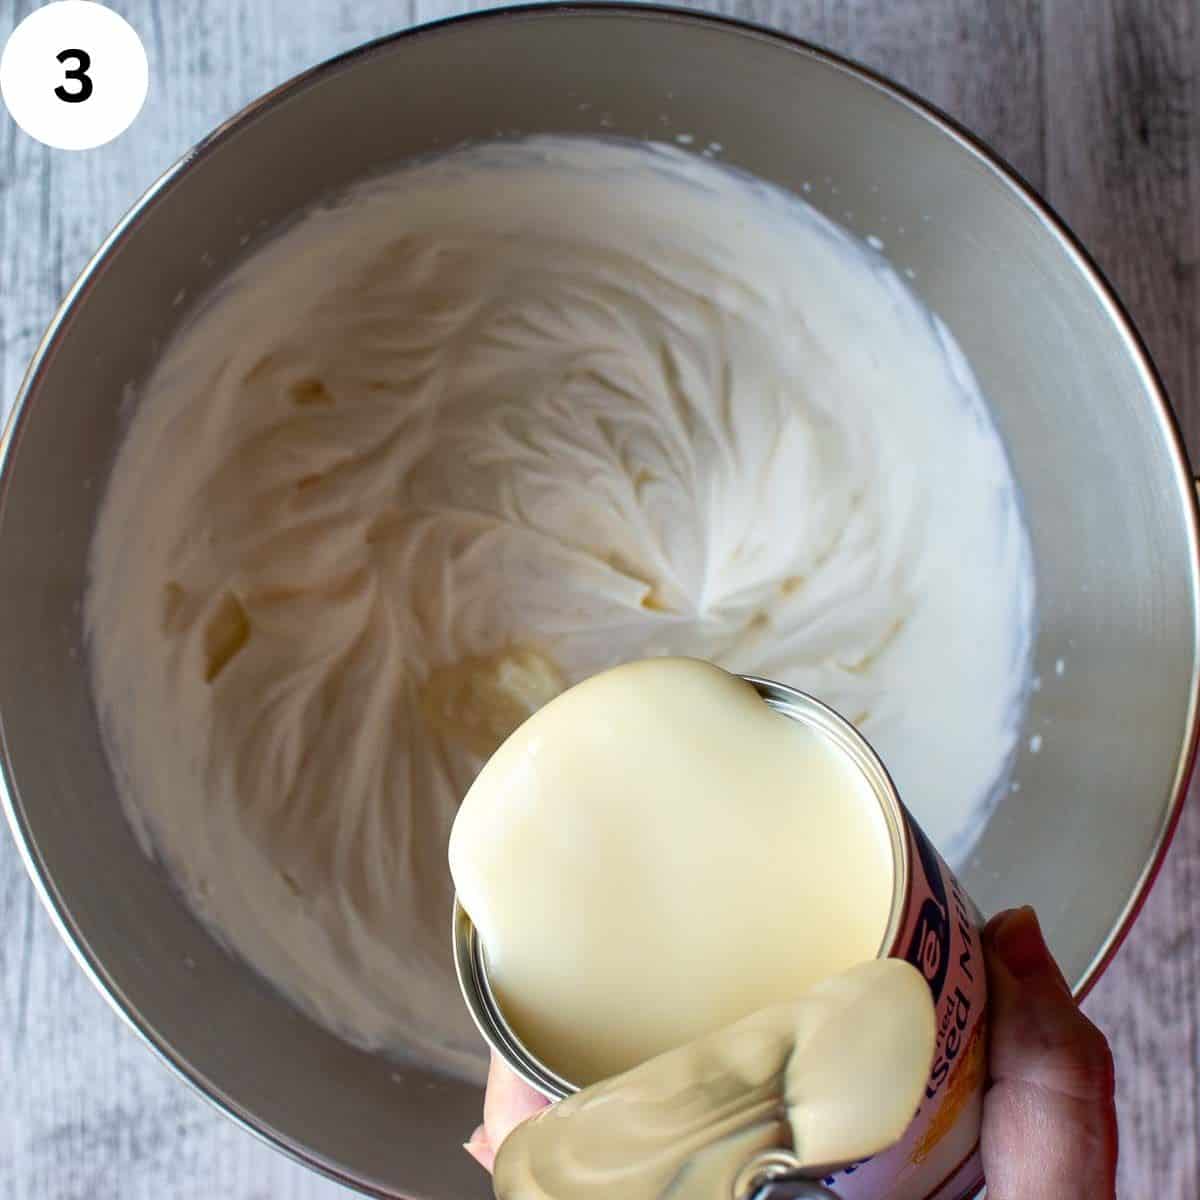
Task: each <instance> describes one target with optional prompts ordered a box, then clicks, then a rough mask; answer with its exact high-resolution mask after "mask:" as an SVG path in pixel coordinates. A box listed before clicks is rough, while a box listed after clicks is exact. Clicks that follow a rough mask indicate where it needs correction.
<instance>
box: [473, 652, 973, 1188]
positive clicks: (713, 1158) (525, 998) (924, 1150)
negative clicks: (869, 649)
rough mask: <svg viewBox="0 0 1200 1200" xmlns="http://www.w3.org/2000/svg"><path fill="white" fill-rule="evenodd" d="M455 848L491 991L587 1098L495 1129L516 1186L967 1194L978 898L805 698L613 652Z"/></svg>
mask: <svg viewBox="0 0 1200 1200" xmlns="http://www.w3.org/2000/svg"><path fill="white" fill-rule="evenodd" d="M450 866H451V872H452V874H453V877H454V881H455V886H456V889H457V894H458V905H457V906H456V914H455V929H454V939H455V953H456V964H457V967H458V971H459V979H460V982H461V984H462V987H463V992H464V995H465V997H466V999H467V1002H468V1007H469V1008H470V1009H471V1012H472V1016H473V1017H474V1018H475V1020H476V1023H477V1024H478V1025H479V1027H480V1029H481V1031H482V1032H483V1034H484V1036H485V1038H487V1040H488V1041H489V1042H490V1043H491V1044H492V1046H493V1049H495V1050H496V1051H497V1052H498V1053H499V1054H500V1055H501V1056H502V1057H503V1058H504V1059H505V1060H506V1061H507V1062H508V1063H509V1065H510V1066H511V1067H512V1068H513V1069H514V1070H516V1071H517V1072H518V1074H520V1075H522V1076H523V1077H524V1078H525V1079H526V1081H527V1082H529V1083H531V1084H532V1085H533V1086H534V1087H536V1088H538V1089H539V1090H540V1091H541V1092H542V1093H543V1094H545V1095H546V1096H548V1097H549V1098H551V1099H561V1098H562V1097H565V1096H572V1098H571V1099H570V1100H569V1101H567V1102H566V1103H565V1104H563V1105H559V1106H556V1107H552V1108H551V1109H548V1110H546V1112H545V1113H544V1114H542V1115H541V1116H539V1117H538V1118H535V1119H534V1120H533V1121H531V1122H528V1123H527V1124H526V1126H523V1127H521V1128H520V1129H518V1130H517V1132H516V1133H514V1134H513V1135H512V1136H511V1137H510V1138H509V1139H508V1141H507V1142H505V1143H504V1145H503V1146H502V1147H501V1151H500V1155H499V1158H498V1160H497V1167H496V1176H495V1179H496V1190H497V1195H498V1196H500V1197H511V1198H513V1200H516V1198H518V1197H520V1198H522V1200H524V1198H529V1200H532V1198H534V1197H546V1198H547V1200H550V1198H552V1197H559V1196H561V1197H571V1196H578V1197H580V1198H581V1200H582V1198H583V1197H586V1196H590V1195H593V1194H594V1195H597V1196H600V1195H604V1194H616V1191H614V1190H613V1189H616V1190H617V1191H619V1192H620V1193H621V1194H622V1195H624V1196H626V1197H629V1198H630V1200H641V1198H643V1197H644V1198H645V1200H654V1198H655V1197H660V1196H661V1197H666V1196H669V1195H675V1194H679V1195H687V1196H689V1197H696V1198H697V1200H703V1198H704V1197H708V1196H712V1197H714V1200H715V1198H716V1197H718V1196H720V1197H721V1198H722V1200H725V1198H726V1197H731V1196H732V1197H734V1198H736V1200H742V1198H743V1197H745V1198H748V1197H749V1196H751V1195H759V1194H760V1189H761V1187H762V1186H763V1185H764V1183H765V1182H766V1181H768V1180H775V1181H777V1182H776V1183H774V1184H772V1186H775V1187H778V1186H779V1183H778V1181H780V1180H782V1181H784V1183H786V1181H787V1180H789V1179H791V1180H794V1181H796V1182H795V1183H794V1188H795V1190H792V1191H789V1192H786V1193H783V1192H775V1193H772V1194H773V1195H776V1194H777V1195H780V1196H782V1195H784V1194H786V1195H790V1196H796V1197H799V1196H809V1195H816V1194H820V1195H834V1196H837V1197H843V1198H845V1200H869V1198H881V1197H890V1198H893V1200H925V1198H926V1197H938V1198H939V1200H951V1198H954V1197H957V1196H958V1195H959V1194H961V1192H962V1191H963V1190H964V1187H965V1186H966V1185H968V1184H970V1183H971V1182H972V1181H973V1179H974V1177H975V1173H976V1172H975V1165H976V1164H975V1161H974V1156H975V1153H976V1151H977V1144H978V1133H979V1118H980V1096H981V1091H982V1083H983V1052H984V1046H983V1031H984V1021H983V1015H984V1004H985V985H984V978H983V967H982V958H981V951H980V945H979V937H978V925H979V918H978V914H977V913H976V912H975V910H974V907H973V906H972V904H971V902H970V901H969V899H968V898H967V897H966V896H965V894H964V893H963V892H962V890H961V888H960V887H959V885H958V884H957V881H956V880H954V878H953V876H952V875H951V873H950V872H949V870H948V868H946V866H945V864H944V863H943V862H942V861H941V859H940V858H939V857H938V855H937V854H936V852H935V851H934V850H933V849H932V847H931V846H930V845H929V843H928V842H927V840H926V839H925V838H924V835H923V834H922V833H921V831H920V830H919V828H918V827H917V826H916V825H915V823H914V822H913V821H912V819H911V817H909V815H908V814H907V812H906V810H905V809H904V808H903V806H902V805H901V803H900V801H899V798H898V797H897V796H896V793H895V789H894V788H893V786H892V784H891V781H890V779H889V778H888V776H887V773H886V771H885V770H884V768H883V766H882V764H881V763H880V762H879V760H878V759H877V758H876V757H875V755H874V753H873V752H872V751H871V749H870V747H869V746H867V744H866V743H865V742H864V741H863V740H862V739H861V737H860V736H859V735H858V734H857V733H856V732H855V731H854V730H853V728H852V727H851V726H849V725H848V724H847V723H846V722H845V721H843V720H842V719H841V718H840V717H838V716H837V715H836V714H834V713H833V712H832V711H831V710H829V709H827V708H825V707H824V706H823V705H820V704H819V703H817V702H816V701H814V700H812V699H811V698H810V697H807V696H805V695H803V694H802V693H799V692H795V691H793V690H792V689H789V688H785V687H782V686H781V685H778V684H774V683H770V682H768V681H765V680H757V679H743V678H741V677H738V676H734V675H730V674H728V673H727V672H725V671H723V670H721V669H720V668H717V667H715V666H713V665H711V664H708V663H705V662H701V661H698V660H693V659H672V658H659V659H650V660H646V661H642V662H636V663H630V664H626V665H624V666H621V667H617V668H614V669H612V670H609V671H606V672H603V673H601V674H599V675H596V676H593V677H592V678H590V679H588V680H585V681H584V682H583V683H581V684H578V685H577V686H575V687H574V688H571V689H569V690H568V691H567V692H565V693H563V694H562V695H561V696H559V697H557V698H556V699H555V700H553V701H551V702H550V703H549V704H547V705H546V706H545V707H544V708H542V709H541V710H539V711H538V712H537V713H535V714H534V715H533V716H532V717H531V718H529V719H528V720H527V721H526V722H525V723H524V724H523V725H522V726H521V727H520V728H519V729H517V731H516V732H515V733H514V734H513V735H512V736H511V737H510V738H509V739H508V740H507V741H506V742H505V743H504V744H503V745H502V746H501V747H500V749H499V750H498V751H497V752H496V754H495V755H493V757H492V758H491V759H490V760H489V761H488V763H487V764H486V765H485V766H484V768H483V770H482V772H481V773H480V775H479V776H478V778H477V779H476V781H475V783H474V785H473V786H472V787H471V789H470V791H469V792H468V794H467V796H466V798H465V799H464V801H463V804H462V807H461V809H460V811H459V814H458V817H457V818H456V821H455V825H454V829H453V831H452V834H451V838H450ZM874 960H881V961H874ZM889 960H892V961H889ZM895 960H899V961H895ZM914 980H915V981H916V983H917V984H919V985H920V986H918V987H916V988H914V986H913V983H914ZM867 1047H869V1048H870V1049H869V1050H868V1049H866V1048H867ZM602 1081H603V1082H602ZM581 1087H582V1088H584V1089H586V1090H584V1091H583V1092H582V1093H580V1094H579V1095H572V1094H573V1093H575V1092H576V1091H577V1089H579V1088H581ZM914 1112H915V1114H916V1115H915V1117H914V1116H913V1114H914ZM639 1130H640V1131H641V1132H638V1131H639ZM682 1179H686V1180H687V1181H688V1182H687V1184H686V1186H685V1187H684V1188H683V1191H677V1190H675V1191H673V1190H672V1189H677V1188H678V1186H679V1184H680V1180H682ZM802 1180H808V1181H810V1182H800V1181H802ZM812 1181H817V1182H812ZM814 1187H815V1188H816V1189H817V1191H812V1190H805V1189H806V1188H814ZM605 1189H608V1191H607V1192H606V1191H605ZM956 1189H957V1190H956Z"/></svg>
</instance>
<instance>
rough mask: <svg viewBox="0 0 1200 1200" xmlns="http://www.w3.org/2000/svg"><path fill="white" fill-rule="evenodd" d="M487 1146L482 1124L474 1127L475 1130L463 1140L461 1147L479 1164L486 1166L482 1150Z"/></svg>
mask: <svg viewBox="0 0 1200 1200" xmlns="http://www.w3.org/2000/svg"><path fill="white" fill-rule="evenodd" d="M486 1146H487V1134H486V1133H485V1132H484V1128H483V1126H482V1125H479V1126H477V1127H476V1129H475V1132H474V1133H472V1134H471V1136H470V1137H469V1138H468V1139H467V1140H466V1141H465V1142H463V1149H464V1150H465V1151H466V1152H467V1153H468V1154H469V1155H470V1156H471V1157H472V1158H473V1159H474V1160H475V1161H476V1162H477V1163H478V1164H479V1165H480V1166H481V1167H486V1166H487V1163H486V1162H485V1161H484V1158H483V1151H484V1149H485V1148H486Z"/></svg>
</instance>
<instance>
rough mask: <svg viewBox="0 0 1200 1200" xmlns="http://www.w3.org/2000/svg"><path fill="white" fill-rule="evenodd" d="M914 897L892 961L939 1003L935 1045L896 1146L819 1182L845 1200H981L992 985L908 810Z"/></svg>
mask: <svg viewBox="0 0 1200 1200" xmlns="http://www.w3.org/2000/svg"><path fill="white" fill-rule="evenodd" d="M901 811H902V813H903V816H904V825H905V834H906V836H907V839H908V849H909V862H910V864H911V868H910V870H909V893H908V897H907V899H906V903H905V910H904V921H903V923H902V925H901V929H900V934H899V936H898V938H897V939H896V942H895V944H894V945H893V946H892V948H891V951H890V955H889V956H890V957H892V958H903V959H905V960H907V961H908V962H910V963H912V965H913V966H914V967H916V968H917V970H918V971H920V972H921V974H922V975H923V976H924V977H925V980H926V982H927V983H928V984H929V990H930V992H931V993H932V994H933V1003H934V1009H935V1012H936V1017H937V1043H936V1048H935V1050H934V1056H933V1066H932V1068H931V1069H930V1073H929V1081H928V1083H927V1084H926V1086H925V1093H924V1095H923V1097H922V1099H921V1104H920V1107H919V1108H918V1109H917V1113H916V1115H915V1116H914V1118H913V1120H912V1123H911V1124H910V1125H909V1127H908V1129H907V1130H906V1131H905V1133H904V1136H903V1137H902V1138H901V1139H900V1141H899V1142H897V1143H896V1145H894V1146H892V1147H890V1148H889V1149H887V1150H884V1151H883V1152H881V1153H880V1154H876V1155H874V1156H873V1157H871V1158H868V1159H866V1160H864V1161H863V1162H860V1163H855V1164H854V1165H853V1166H850V1167H847V1168H845V1169H844V1170H841V1171H838V1172H837V1173H836V1174H833V1175H830V1176H828V1177H827V1178H826V1179H824V1180H823V1181H822V1182H823V1183H824V1185H825V1187H827V1188H829V1189H830V1190H831V1191H832V1192H833V1193H834V1194H835V1195H836V1196H839V1197H841V1198H842V1200H881V1198H883V1197H886V1198H887V1200H965V1197H968V1196H971V1195H974V1194H975V1191H976V1188H977V1187H978V1184H979V1181H980V1179H981V1178H982V1176H983V1172H982V1170H981V1168H980V1165H979V1129H980V1122H981V1119H982V1106H983V1089H984V1084H985V1082H986V1078H987V1044H986V1043H987V1037H986V1035H987V1021H986V1015H985V1010H986V1007H987V978H986V974H985V972H984V963H983V945H982V942H981V940H980V935H979V927H980V925H981V921H980V917H979V912H978V910H977V909H976V908H975V905H974V903H972V901H971V899H970V897H969V896H968V895H967V894H966V892H964V891H963V889H962V885H961V884H960V883H959V882H958V880H957V879H956V878H955V877H954V874H953V872H951V870H950V868H949V867H947V866H946V864H945V863H944V862H943V861H942V858H941V855H939V854H938V852H937V851H936V850H935V849H934V848H933V846H932V845H931V844H930V842H929V839H928V838H927V837H926V836H925V834H924V833H923V832H922V831H921V829H920V827H919V826H918V825H917V823H916V822H915V821H914V820H913V818H912V816H911V814H910V813H909V812H908V810H907V809H905V808H904V807H903V805H901Z"/></svg>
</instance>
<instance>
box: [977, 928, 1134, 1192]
mask: <svg viewBox="0 0 1200 1200" xmlns="http://www.w3.org/2000/svg"><path fill="white" fill-rule="evenodd" d="M984 947H985V952H986V958H987V968H988V1002H989V1013H990V1016H991V1051H990V1056H989V1060H990V1061H989V1065H990V1073H991V1084H990V1087H989V1089H988V1092H987V1095H986V1096H985V1098H984V1113H983V1140H982V1154H983V1167H984V1174H985V1175H986V1177H987V1185H988V1197H989V1200H1113V1197H1115V1195H1116V1165H1117V1117H1116V1109H1115V1107H1114V1104H1113V1089H1114V1077H1113V1060H1112V1053H1111V1051H1110V1050H1109V1047H1108V1042H1107V1041H1106V1040H1105V1037H1104V1035H1103V1034H1102V1033H1101V1032H1100V1030H1099V1029H1097V1028H1096V1026H1095V1025H1093V1024H1092V1022H1091V1021H1089V1020H1088V1019H1087V1017H1085V1016H1084V1015H1083V1013H1082V1012H1080V1010H1079V1006H1078V1005H1077V1004H1076V1003H1075V1000H1074V998H1073V997H1072V996H1071V990H1070V988H1069V987H1068V986H1067V983H1066V980H1065V979H1064V978H1063V976H1062V973H1061V972H1060V971H1059V969H1058V966H1057V965H1056V963H1055V962H1054V959H1053V957H1052V956H1051V954H1050V951H1049V949H1047V947H1046V943H1045V940H1044V939H1043V937H1042V931H1041V928H1040V927H1039V925H1038V920H1037V917H1036V916H1035V915H1034V912H1033V909H1031V908H1021V909H1016V910H1013V911H1010V912H1005V913H1001V914H999V916H997V917H995V918H993V920H992V921H991V922H989V924H988V927H987V929H986V930H985V931H984Z"/></svg>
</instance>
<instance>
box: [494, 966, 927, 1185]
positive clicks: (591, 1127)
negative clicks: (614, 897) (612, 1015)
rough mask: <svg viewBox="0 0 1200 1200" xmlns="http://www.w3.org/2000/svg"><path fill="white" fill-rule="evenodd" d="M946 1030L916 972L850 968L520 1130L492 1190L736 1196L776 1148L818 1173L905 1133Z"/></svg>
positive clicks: (800, 1167)
mask: <svg viewBox="0 0 1200 1200" xmlns="http://www.w3.org/2000/svg"><path fill="white" fill-rule="evenodd" d="M936 1032H937V1031H936V1027H935V1019H934V1007H933V999H932V997H931V995H930V992H929V987H928V985H927V984H926V982H925V980H924V978H922V976H921V974H920V972H918V971H917V970H916V969H915V968H914V967H912V966H910V965H909V964H908V963H906V962H901V961H899V960H898V959H883V960H879V961H875V962H868V963H862V964H860V965H858V966H856V967H851V968H850V969H849V970H847V971H845V972H842V973H840V974H837V975H833V976H831V977H829V978H828V979H825V980H823V981H821V982H820V983H818V984H816V985H814V986H813V987H812V988H810V989H809V990H808V991H806V992H805V993H804V994H803V995H802V996H801V997H799V998H798V999H796V1000H794V1001H792V1002H791V1003H788V1004H780V1005H776V1006H774V1007H772V1008H767V1009H764V1010H762V1011H761V1012H757V1013H754V1014H753V1015H751V1016H748V1017H745V1018H743V1019H742V1020H740V1021H738V1022H737V1023H736V1024H733V1025H730V1026H728V1027H726V1028H724V1029H720V1030H717V1031H716V1032H713V1033H709V1034H707V1035H706V1036H705V1037H702V1038H698V1039H697V1040H695V1041H693V1042H689V1043H687V1044H686V1045H683V1046H680V1047H678V1048H677V1049H675V1050H670V1051H668V1052H667V1053H665V1054H662V1055H660V1056H658V1057H657V1058H653V1059H651V1060H650V1061H649V1062H646V1063H643V1064H642V1065H641V1066H639V1067H635V1068H634V1069H633V1070H632V1071H629V1072H627V1073H625V1074H623V1075H618V1076H615V1077H614V1078H612V1079H608V1080H605V1081H604V1082H602V1083H598V1084H595V1085H594V1086H592V1087H589V1088H587V1089H585V1090H584V1091H582V1092H578V1093H576V1094H575V1095H574V1096H571V1097H569V1098H568V1099H566V1100H563V1101H561V1102H560V1103H558V1104H556V1105H553V1106H552V1107H550V1108H547V1109H544V1110H543V1111H542V1112H540V1113H539V1114H537V1115H536V1116H534V1117H533V1118H531V1119H530V1120H528V1121H526V1122H525V1123H524V1124H522V1125H519V1126H518V1127H517V1128H516V1130H514V1131H513V1133H512V1134H510V1135H509V1137H508V1138H507V1139H505V1141H504V1143H503V1144H502V1145H501V1147H500V1152H499V1154H498V1156H497V1158H496V1167H495V1176H494V1177H495V1188H496V1195H497V1197H499V1198H500V1200H591V1198H592V1197H596V1198H597V1200H599V1198H601V1197H603V1198H604V1200H608V1198H609V1197H612V1196H620V1197H622V1200H672V1198H673V1197H679V1198H684V1197H686V1200H730V1197H735V1196H739V1195H745V1194H749V1191H750V1189H749V1188H748V1187H745V1186H744V1185H741V1184H740V1181H741V1180H743V1179H746V1178H747V1177H749V1176H752V1175H753V1171H752V1170H749V1169H748V1168H750V1167H751V1165H752V1164H753V1163H754V1162H755V1161H756V1160H757V1159H759V1157H760V1156H766V1155H771V1156H773V1157H775V1161H776V1162H777V1163H778V1164H779V1165H780V1166H782V1167H783V1168H784V1169H785V1170H786V1172H787V1173H789V1174H793V1173H794V1174H797V1175H807V1176H815V1177H818V1178H819V1177H820V1176H822V1175H824V1174H827V1173H828V1172H829V1171H831V1170H835V1169H839V1168H841V1167H844V1166H847V1165H848V1164H850V1163H852V1162H855V1161H857V1160H859V1159H862V1158H866V1157H867V1156H869V1155H872V1154H876V1153H878V1152H879V1151H881V1150H884V1149H886V1148H887V1147H888V1146H890V1145H892V1144H893V1143H894V1142H896V1141H898V1140H899V1138H900V1136H901V1135H902V1134H903V1133H904V1130H905V1129H906V1128H907V1127H908V1124H909V1122H910V1121H911V1120H912V1118H913V1114H914V1113H915V1112H916V1111H917V1107H918V1105H919V1104H920V1101H921V1093H922V1091H923V1090H924V1088H925V1084H926V1080H927V1079H928V1076H929V1068H930V1066H931V1065H932V1063H933V1051H934V1041H935V1038H936ZM780 1152H781V1153H782V1157H777V1156H778V1155H779V1154H780ZM735 1185H737V1186H735Z"/></svg>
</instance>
